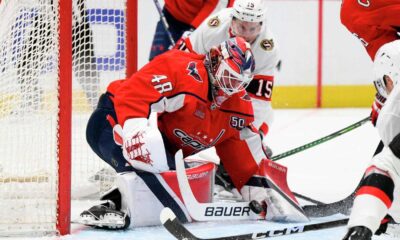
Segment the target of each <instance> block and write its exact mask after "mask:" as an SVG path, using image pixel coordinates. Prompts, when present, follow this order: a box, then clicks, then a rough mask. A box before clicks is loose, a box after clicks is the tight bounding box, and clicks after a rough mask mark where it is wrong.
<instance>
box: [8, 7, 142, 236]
mask: <svg viewBox="0 0 400 240" xmlns="http://www.w3.org/2000/svg"><path fill="white" fill-rule="evenodd" d="M59 1H60V3H59ZM129 1H130V2H129ZM61 2H64V1H61V0H0V19H1V20H0V136H1V138H0V145H1V147H0V213H1V214H0V236H7V235H14V234H28V233H29V234H30V235H32V234H35V235H47V234H58V233H61V234H65V233H68V231H69V227H68V226H67V227H66V228H67V229H60V226H58V225H59V224H57V223H60V222H61V221H63V222H65V219H69V216H65V215H68V214H69V212H68V211H67V212H64V213H60V211H59V209H60V203H62V202H63V201H64V203H63V204H64V205H67V206H68V204H70V199H59V198H60V197H59V193H60V192H65V191H70V194H71V195H72V198H73V199H82V198H89V199H90V198H97V197H98V196H99V195H100V194H101V193H103V192H104V191H107V190H108V189H109V188H110V187H111V185H112V184H113V181H114V174H115V173H114V171H113V170H112V169H111V168H110V167H108V166H107V165H106V164H104V163H103V161H102V160H100V159H99V158H98V157H97V156H96V155H95V154H94V153H93V152H92V151H91V149H90V148H89V147H88V144H87V143H86V136H85V133H86V131H85V128H86V123H87V120H88V118H89V116H90V114H91V112H92V111H93V109H94V108H95V107H96V104H97V100H98V97H99V95H100V94H101V93H102V92H104V91H105V88H106V86H107V85H108V83H109V82H110V81H112V80H115V79H122V78H125V76H126V71H127V69H126V66H127V65H128V64H127V56H128V54H127V51H126V49H127V41H126V39H127V35H128V32H127V29H128V27H127V23H128V21H127V15H128V14H127V12H129V11H128V10H127V8H128V6H134V9H132V10H130V11H132V13H134V14H135V13H136V12H135V11H136V4H137V3H136V0H73V4H72V9H73V11H72V12H73V13H72V14H71V21H72V64H69V66H68V65H66V66H62V65H61V66H59V62H60V61H59V60H60V58H63V56H59V50H60V48H61V49H62V48H64V47H65V46H64V45H63V44H62V41H60V29H62V27H61V24H63V23H62V22H60V17H59V16H60V13H61V12H62V11H68V8H66V9H64V8H63V4H61ZM65 2H68V1H65ZM132 2H134V3H132ZM134 23H135V22H133V23H132V24H134ZM135 28H136V27H135V26H134V27H133V28H129V29H132V31H135ZM132 52H133V53H132V54H135V51H132ZM131 57H132V58H135V57H136V56H131ZM135 64H136V62H134V64H132V67H133V68H135ZM71 68H72V79H60V77H59V76H60V75H61V74H60V73H61V72H62V71H68V70H69V69H71ZM131 71H132V70H131ZM63 81H71V82H72V96H71V95H70V96H69V97H70V98H72V112H71V116H72V118H71V119H72V127H70V126H61V125H60V121H61V119H60V118H59V113H60V112H62V111H65V109H60V108H61V107H60V100H59V98H60V96H63V95H61V94H60V91H61V90H60V89H61V88H60V83H62V82H63ZM64 96H68V95H64ZM60 128H66V129H63V130H65V131H68V128H71V129H70V130H71V134H72V137H71V150H70V151H71V155H72V157H71V159H72V160H71V166H72V170H71V171H70V170H69V169H68V167H66V169H62V168H60V161H61V160H60V158H59V155H60V154H59V153H60V148H65V149H66V150H68V149H69V146H67V145H68V144H65V145H66V146H62V145H60V146H58V145H59V143H60V142H61V141H60V139H59V138H60ZM66 142H67V143H68V141H66ZM65 149H63V150H65ZM63 166H68V164H66V165H63ZM69 172H72V175H69V177H70V178H71V179H72V187H71V190H70V189H69V188H68V183H67V184H66V187H65V188H64V187H63V185H62V184H63V183H62V182H61V180H60V175H66V176H68V174H71V173H69ZM67 179H68V177H67ZM63 181H64V180H63ZM66 196H67V197H65V198H68V196H69V194H67V195H66ZM67 209H68V207H67ZM68 224H69V223H68ZM64 228H65V227H64Z"/></svg>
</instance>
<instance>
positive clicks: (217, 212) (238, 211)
mask: <svg viewBox="0 0 400 240" xmlns="http://www.w3.org/2000/svg"><path fill="white" fill-rule="evenodd" d="M204 215H205V216H216V217H221V216H245V215H247V216H249V215H250V207H207V208H206V211H205V213H204Z"/></svg>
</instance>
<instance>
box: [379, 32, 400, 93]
mask: <svg viewBox="0 0 400 240" xmlns="http://www.w3.org/2000/svg"><path fill="white" fill-rule="evenodd" d="M374 72H375V80H374V85H375V88H376V90H377V91H378V93H379V94H380V95H382V96H383V97H385V98H387V97H388V93H389V92H388V90H389V91H390V90H391V89H388V84H387V79H386V77H385V76H388V77H390V78H391V79H392V81H393V87H394V86H396V85H397V83H398V82H399V80H400V40H396V41H393V42H390V43H387V44H385V45H383V46H382V47H381V48H380V49H379V50H378V52H377V53H376V56H375V60H374Z"/></svg>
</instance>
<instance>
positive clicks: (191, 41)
mask: <svg viewBox="0 0 400 240" xmlns="http://www.w3.org/2000/svg"><path fill="white" fill-rule="evenodd" d="M232 10H233V8H226V9H223V10H221V11H219V12H218V13H217V14H215V15H212V16H210V17H208V18H207V19H206V20H205V21H204V22H203V23H202V24H201V25H200V26H199V27H198V28H197V29H196V30H195V31H194V32H193V33H191V34H190V35H189V37H187V38H186V39H185V40H184V41H185V44H186V47H187V48H188V50H189V51H194V52H197V53H200V54H205V53H207V52H208V51H209V50H210V49H211V48H212V47H213V46H217V45H219V44H220V43H221V42H223V41H225V40H227V39H229V38H231V37H233V36H234V35H233V34H232V32H231V22H232ZM267 25H268V24H266V22H263V25H262V28H261V32H260V34H259V36H258V37H257V38H256V40H255V41H254V42H253V43H252V44H251V49H252V51H253V55H254V58H255V63H256V66H255V71H254V75H255V76H254V78H253V81H252V83H251V84H250V85H249V87H248V88H247V91H248V93H249V95H250V96H251V97H252V103H253V109H254V112H255V121H254V126H255V127H256V128H258V129H259V128H260V127H261V126H262V125H263V123H266V124H267V126H266V127H267V128H268V125H270V123H271V122H272V117H273V116H272V107H271V97H272V88H273V81H274V70H275V67H276V65H277V63H278V60H279V58H278V47H277V44H276V42H275V39H274V37H273V34H272V33H271V31H270V29H269V28H268V26H267ZM264 127H265V126H264ZM262 130H264V129H262ZM264 133H265V134H266V132H265V131H264Z"/></svg>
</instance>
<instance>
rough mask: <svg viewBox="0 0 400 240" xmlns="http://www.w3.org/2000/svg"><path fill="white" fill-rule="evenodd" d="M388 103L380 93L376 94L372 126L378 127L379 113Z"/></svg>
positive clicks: (372, 111)
mask: <svg viewBox="0 0 400 240" xmlns="http://www.w3.org/2000/svg"><path fill="white" fill-rule="evenodd" d="M385 102H386V98H385V97H383V96H382V95H380V94H379V93H376V94H375V100H374V102H373V103H372V106H371V108H372V110H371V115H370V116H371V122H372V125H374V126H375V125H376V121H377V120H378V116H379V113H380V111H381V109H382V107H383V105H384V104H385Z"/></svg>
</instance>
